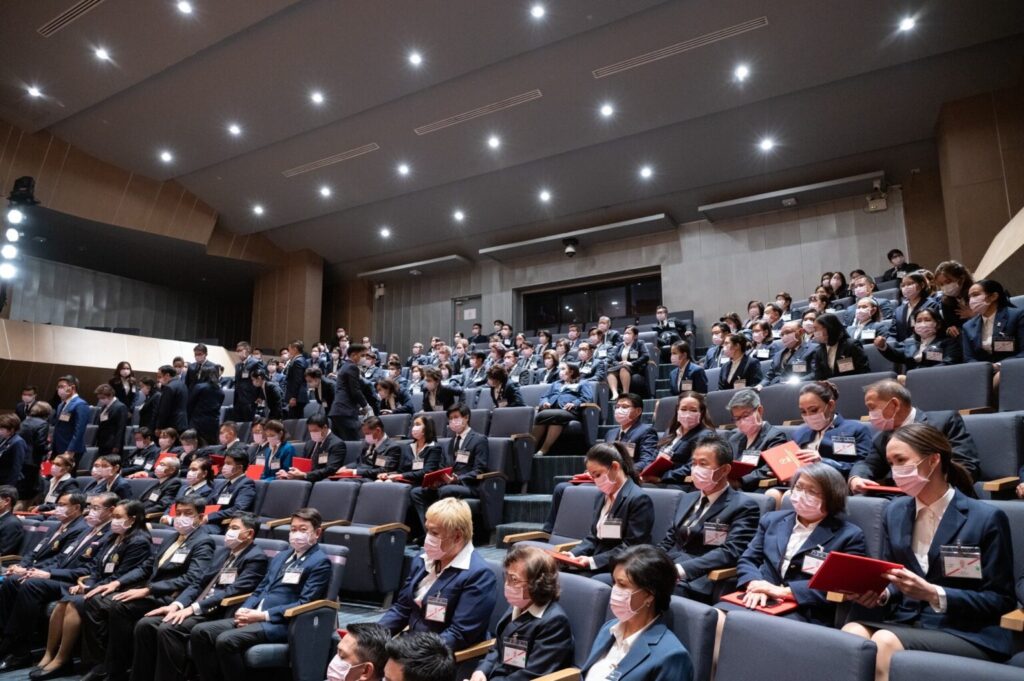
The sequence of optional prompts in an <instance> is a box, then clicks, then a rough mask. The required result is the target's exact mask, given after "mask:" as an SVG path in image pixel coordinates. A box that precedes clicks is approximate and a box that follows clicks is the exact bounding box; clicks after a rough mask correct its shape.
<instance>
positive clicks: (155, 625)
mask: <svg viewBox="0 0 1024 681" xmlns="http://www.w3.org/2000/svg"><path fill="white" fill-rule="evenodd" d="M207 621H209V620H207V619H206V618H205V617H202V616H200V615H192V616H190V617H189V618H188V619H186V620H185V621H184V622H182V623H181V624H177V625H174V624H167V623H165V622H164V618H163V617H143V618H142V619H140V620H139V621H138V622H136V623H135V655H134V657H133V658H132V675H131V681H185V679H186V678H188V674H189V671H190V669H191V667H192V664H191V662H192V660H191V658H190V657H189V654H188V642H189V638H190V636H191V635H192V630H193V629H195V628H196V626H198V625H200V624H202V623H204V622H207Z"/></svg>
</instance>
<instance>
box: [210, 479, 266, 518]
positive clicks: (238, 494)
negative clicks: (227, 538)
mask: <svg viewBox="0 0 1024 681" xmlns="http://www.w3.org/2000/svg"><path fill="white" fill-rule="evenodd" d="M215 484H216V487H215V491H214V493H213V494H212V495H210V501H211V502H212V503H213V504H215V505H219V506H220V510H218V511H214V512H213V513H210V514H209V515H207V516H206V522H208V523H209V524H210V525H212V526H213V527H219V526H220V524H221V523H222V522H223V521H224V520H226V519H229V518H234V517H235V516H237V515H239V514H241V513H252V512H253V509H255V507H256V483H255V482H253V481H252V480H250V479H249V478H247V477H245V475H242V476H240V477H238V478H235V480H234V481H231V482H229V481H227V480H224V479H221V480H219V481H217V482H216V483H215ZM225 495H230V496H228V498H227V499H226V501H227V503H226V504H222V503H220V499H221V497H223V496H225Z"/></svg>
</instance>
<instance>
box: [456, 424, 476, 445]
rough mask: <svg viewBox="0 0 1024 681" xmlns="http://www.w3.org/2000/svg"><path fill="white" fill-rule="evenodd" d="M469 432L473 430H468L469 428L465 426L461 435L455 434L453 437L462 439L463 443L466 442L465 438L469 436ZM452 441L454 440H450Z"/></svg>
mask: <svg viewBox="0 0 1024 681" xmlns="http://www.w3.org/2000/svg"><path fill="white" fill-rule="evenodd" d="M471 430H473V429H472V428H470V427H469V426H468V425H467V426H466V429H465V430H464V431H462V432H461V433H457V434H456V435H455V437H461V438H462V441H463V442H465V441H466V436H467V435H469V432H470V431H471ZM452 439H453V440H454V439H455V438H452Z"/></svg>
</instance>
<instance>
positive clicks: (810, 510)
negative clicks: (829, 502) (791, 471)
mask: <svg viewBox="0 0 1024 681" xmlns="http://www.w3.org/2000/svg"><path fill="white" fill-rule="evenodd" d="M789 500H790V501H791V502H793V510H794V511H796V514H797V515H798V516H800V517H801V518H806V519H808V520H811V521H814V520H817V519H818V518H820V517H821V516H822V515H823V514H822V512H821V501H820V500H818V499H815V498H814V497H812V496H810V495H809V494H807V493H805V492H801V491H800V490H793V491H792V492H791V493H790V495H789Z"/></svg>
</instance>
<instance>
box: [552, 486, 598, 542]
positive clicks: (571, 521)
mask: <svg viewBox="0 0 1024 681" xmlns="http://www.w3.org/2000/svg"><path fill="white" fill-rule="evenodd" d="M600 496H601V490H599V489H597V486H596V485H571V486H569V487H566V488H565V493H564V494H562V504H561V505H560V506H559V507H558V515H557V516H555V523H554V525H553V526H552V529H551V534H553V535H555V536H558V537H569V538H571V539H583V538H584V537H586V536H587V535H588V534H589V533H590V526H591V525H592V524H593V522H594V505H595V504H596V503H597V498H598V497H600Z"/></svg>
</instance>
